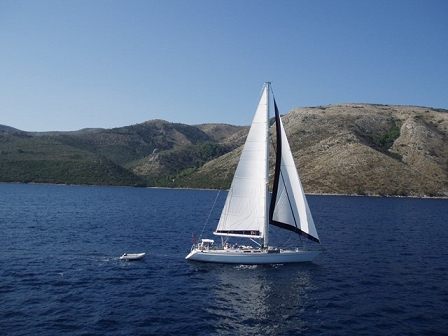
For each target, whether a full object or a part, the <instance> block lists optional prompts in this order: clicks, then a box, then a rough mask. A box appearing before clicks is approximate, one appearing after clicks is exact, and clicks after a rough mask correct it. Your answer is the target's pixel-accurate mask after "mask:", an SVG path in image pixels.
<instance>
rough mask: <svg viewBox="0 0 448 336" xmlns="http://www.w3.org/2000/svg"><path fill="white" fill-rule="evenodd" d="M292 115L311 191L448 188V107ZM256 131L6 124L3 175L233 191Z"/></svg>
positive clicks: (439, 191)
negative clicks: (37, 128) (38, 128)
mask: <svg viewBox="0 0 448 336" xmlns="http://www.w3.org/2000/svg"><path fill="white" fill-rule="evenodd" d="M282 119H283V123H284V126H285V130H286V132H287V134H288V137H289V139H290V143H291V149H292V151H293V154H294V157H295V159H296V165H297V167H298V169H299V173H300V175H301V178H302V182H303V185H304V189H305V191H306V192H307V193H314V194H316V193H317V194H351V195H385V196H392V195H393V196H419V197H423V196H431V197H447V196H448V146H447V144H448V111H447V110H443V109H434V108H429V107H421V106H403V105H385V104H357V103H354V104H337V105H328V106H317V107H301V108H295V109H292V110H291V111H289V112H288V113H287V114H285V115H284V116H283V117H282ZM248 129H249V127H248V126H233V125H228V124H211V123H210V124H207V123H204V124H200V125H186V124H180V123H171V122H167V121H164V120H149V121H146V122H143V123H140V124H135V125H131V126H124V127H117V128H112V129H84V130H79V131H73V132H43V133H39V132H25V131H21V130H17V129H15V128H12V127H9V126H4V125H0V181H2V182H38V183H70V184H102V185H131V186H156V187H180V188H213V189H217V188H218V189H226V188H228V187H229V185H230V181H231V177H232V175H233V171H234V169H235V168H236V164H237V160H238V157H239V153H240V152H241V149H242V147H241V146H242V145H243V143H244V140H245V137H246V135H247V132H248ZM271 132H275V130H273V129H271ZM92 169H93V171H95V172H96V174H91V172H92ZM33 172H34V173H33ZM36 172H39V174H37V173H36ZM101 174H103V175H101ZM100 175H101V178H100ZM89 176H90V177H89ZM92 176H96V178H97V179H98V181H97V182H98V183H94V182H95V181H94V180H95V179H94V178H93V177H92Z"/></svg>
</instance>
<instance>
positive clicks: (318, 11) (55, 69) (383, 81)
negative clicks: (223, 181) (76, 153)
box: [0, 0, 448, 131]
mask: <svg viewBox="0 0 448 336" xmlns="http://www.w3.org/2000/svg"><path fill="white" fill-rule="evenodd" d="M266 81H271V82H272V88H273V91H274V95H275V98H276V100H277V104H278V106H279V109H280V112H281V113H282V114H285V113H287V112H288V111H290V110H291V109H293V108H296V107H305V106H322V105H329V104H341V103H375V104H397V105H417V106H427V107H435V108H443V109H448V1H445V0H418V1H416V0H157V1H156V0H140V1H135V0H134V1H133V0H129V1H122V0H62V1H61V0H54V1H51V0H0V124H3V125H7V126H11V127H15V128H18V129H21V130H24V131H74V130H79V129H82V128H89V127H100V128H114V127H121V126H129V125H134V124H137V123H141V122H145V121H148V120H153V119H163V120H167V121H169V122H176V123H184V124H188V125H196V124H202V123H227V124H232V125H249V124H250V123H251V120H252V117H253V113H254V111H255V108H256V105H257V103H258V99H259V97H260V93H261V88H262V86H263V83H264V82H266Z"/></svg>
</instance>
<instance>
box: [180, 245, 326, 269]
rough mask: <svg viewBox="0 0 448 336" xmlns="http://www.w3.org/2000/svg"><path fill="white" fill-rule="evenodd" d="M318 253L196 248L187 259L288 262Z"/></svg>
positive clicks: (303, 260)
mask: <svg viewBox="0 0 448 336" xmlns="http://www.w3.org/2000/svg"><path fill="white" fill-rule="evenodd" d="M318 254H319V251H300V250H298V251H292V250H281V251H280V252H276V253H272V252H267V251H262V250H232V249H226V250H200V249H197V248H194V249H193V250H191V252H190V253H189V254H188V255H187V256H186V257H185V259H188V260H196V261H203V262H212V263H221V264H245V265H259V264H287V263H300V262H311V261H313V260H314V259H315V258H316V256H317V255H318Z"/></svg>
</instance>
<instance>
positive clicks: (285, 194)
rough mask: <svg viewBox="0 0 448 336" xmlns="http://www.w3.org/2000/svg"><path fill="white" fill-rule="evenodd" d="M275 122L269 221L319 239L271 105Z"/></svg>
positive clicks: (281, 129)
mask: <svg viewBox="0 0 448 336" xmlns="http://www.w3.org/2000/svg"><path fill="white" fill-rule="evenodd" d="M275 114H276V125H277V134H278V135H277V151H278V153H277V160H279V163H277V166H276V176H275V181H274V190H273V195H272V197H273V199H272V201H271V209H270V222H271V224H273V225H276V226H279V227H282V228H284V229H287V230H291V231H294V232H296V233H298V234H301V235H303V236H305V237H307V238H308V239H310V240H313V241H315V242H319V236H318V234H317V230H316V226H315V225H314V220H313V216H312V215H311V211H310V208H309V206H308V202H307V200H306V197H305V192H304V190H303V187H302V183H301V181H300V178H299V174H298V172H297V169H296V165H295V163H294V158H293V155H292V152H291V148H290V146H289V143H288V139H287V137H286V133H285V129H284V127H283V123H282V121H281V119H280V115H279V113H278V110H277V106H275Z"/></svg>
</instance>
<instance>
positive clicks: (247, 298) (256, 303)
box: [192, 263, 319, 335]
mask: <svg viewBox="0 0 448 336" xmlns="http://www.w3.org/2000/svg"><path fill="white" fill-rule="evenodd" d="M192 267H195V268H196V271H198V272H200V273H202V274H201V277H206V278H208V279H207V281H206V283H215V284H216V285H215V286H213V287H212V288H210V289H208V292H209V294H208V295H206V297H207V300H204V305H203V306H202V309H203V310H204V311H205V312H206V314H205V316H208V318H207V321H205V323H207V324H209V326H210V330H213V331H214V332H217V333H218V334H221V333H222V334H228V333H231V332H232V333H235V334H238V335H246V334H263V335H273V334H282V335H284V334H290V333H295V334H298V333H300V332H301V331H305V330H306V329H307V328H308V327H307V322H306V321H307V320H309V316H308V317H305V316H304V315H305V314H307V315H309V313H310V312H311V313H313V314H314V313H316V309H312V307H313V306H314V304H313V302H310V301H309V300H310V299H309V297H313V295H311V296H309V295H308V294H309V293H310V292H314V291H316V290H317V288H316V286H315V285H314V284H313V277H312V272H313V269H315V268H316V267H319V266H317V265H314V264H303V265H238V266H237V265H219V266H218V265H210V264H199V263H195V264H194V265H192ZM310 309H311V310H310ZM308 310H310V311H308ZM314 322H316V321H314Z"/></svg>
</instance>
